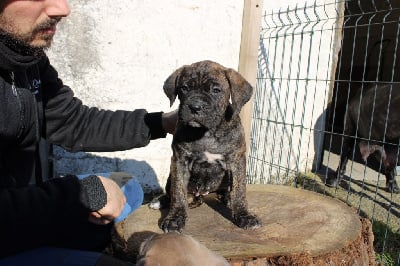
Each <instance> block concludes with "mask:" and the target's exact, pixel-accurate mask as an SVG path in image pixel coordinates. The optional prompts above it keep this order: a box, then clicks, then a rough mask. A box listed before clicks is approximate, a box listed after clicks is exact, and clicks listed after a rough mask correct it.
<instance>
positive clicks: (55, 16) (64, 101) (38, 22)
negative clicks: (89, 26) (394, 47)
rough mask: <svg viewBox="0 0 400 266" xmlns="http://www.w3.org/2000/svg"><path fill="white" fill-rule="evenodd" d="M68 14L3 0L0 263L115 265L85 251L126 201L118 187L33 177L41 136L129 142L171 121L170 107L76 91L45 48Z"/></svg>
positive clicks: (153, 134)
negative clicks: (103, 105)
mask: <svg viewBox="0 0 400 266" xmlns="http://www.w3.org/2000/svg"><path fill="white" fill-rule="evenodd" d="M69 12H70V10H69V6H68V3H67V0H1V2H0V258H3V259H0V265H24V262H27V264H28V265H47V264H46V263H48V264H49V265H55V264H61V265H68V261H70V262H71V263H76V261H74V260H76V259H77V260H79V262H80V263H81V264H80V265H86V264H87V265H95V263H97V265H100V264H101V263H103V264H108V265H114V264H115V265H116V263H117V262H116V260H115V261H113V262H110V261H112V260H114V259H113V258H111V257H106V256H101V253H90V252H83V251H86V250H92V251H101V250H102V249H103V248H104V247H105V246H106V245H107V244H108V242H109V240H110V229H111V226H112V221H113V220H114V219H115V218H116V217H118V216H119V215H120V213H121V211H122V210H123V207H124V204H125V202H126V199H125V196H124V194H123V193H122V191H121V189H120V188H119V186H118V185H117V184H116V183H115V182H113V181H112V180H111V179H107V178H104V177H101V176H95V175H92V176H89V177H86V178H84V179H81V180H80V179H78V178H77V177H76V176H74V175H68V176H65V177H62V178H54V179H51V180H50V181H48V182H42V183H37V184H36V185H34V186H32V185H29V181H30V180H32V178H36V180H40V177H41V169H40V156H39V152H38V146H39V141H40V139H41V138H45V139H47V141H48V142H50V143H52V144H57V145H60V146H62V147H64V148H65V149H67V150H69V151H74V152H75V151H97V152H99V151H116V150H126V149H131V148H135V147H141V146H145V145H147V144H148V143H149V141H150V140H151V139H155V138H160V137H165V135H166V133H172V132H173V130H174V127H175V124H176V119H177V117H176V112H171V113H165V114H164V113H161V112H160V113H147V112H146V111H145V110H142V109H138V110H134V111H115V112H112V111H105V110H99V109H97V108H89V107H87V106H84V105H83V104H82V102H81V101H80V100H79V99H77V98H75V97H74V96H73V92H72V91H71V89H70V88H69V87H67V86H65V85H64V84H63V83H62V81H61V80H60V79H59V78H58V74H57V72H56V71H55V69H54V68H53V67H52V66H51V64H50V62H49V60H48V58H47V56H46V55H45V50H46V49H47V48H48V47H50V44H51V42H52V39H53V36H54V34H55V32H56V26H57V23H58V22H59V21H60V20H61V19H62V18H63V17H66V16H68V14H69ZM42 247H52V248H42ZM53 247H54V248H53ZM38 248H39V249H38ZM59 248H61V249H59ZM78 250H80V251H78ZM105 261H106V262H105ZM121 263H122V262H121Z"/></svg>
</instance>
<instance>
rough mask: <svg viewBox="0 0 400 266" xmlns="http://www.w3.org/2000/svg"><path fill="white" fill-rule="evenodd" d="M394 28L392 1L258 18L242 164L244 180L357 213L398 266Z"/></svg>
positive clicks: (398, 20) (306, 7)
mask: <svg viewBox="0 0 400 266" xmlns="http://www.w3.org/2000/svg"><path fill="white" fill-rule="evenodd" d="M399 30H400V2H399V1H394V0H393V1H390V0H385V1H374V0H366V1H333V0H331V1H329V0H327V1H314V2H312V3H310V2H308V3H305V4H302V5H297V6H292V7H287V8H284V9H279V10H270V11H266V13H265V14H264V15H263V17H262V28H261V34H260V45H259V56H258V73H257V84H256V90H255V95H254V110H253V117H252V128H251V137H250V151H249V156H248V162H247V165H248V167H247V176H248V182H249V183H260V184H267V183H268V184H285V185H295V186H301V187H303V188H306V189H310V190H313V191H317V192H319V193H323V194H326V195H329V196H333V197H335V198H339V199H341V200H343V201H345V202H346V203H347V204H349V205H351V206H353V207H355V208H356V209H357V210H358V212H359V213H360V215H362V216H365V217H367V218H369V219H371V221H372V222H373V231H374V235H375V242H374V247H375V252H376V254H377V260H378V261H380V262H383V263H385V264H388V265H400V196H399V194H398V188H397V189H396V186H395V185H396V184H395V183H394V182H393V180H394V181H395V180H396V174H397V173H396V169H397V167H396V166H397V164H398V157H399V156H398V155H399V148H398V146H399V145H398V144H399V138H400V108H398V107H397V102H398V103H399V104H400V64H399V60H400V59H399V58H400V57H399V53H400V52H399V50H400V49H399V48H398V46H399V44H398V42H399V40H398V37H399ZM345 155H346V156H348V159H349V160H348V162H347V167H345V166H346V164H345V162H346V156H345ZM340 162H342V164H340ZM339 165H341V166H340V167H339ZM339 168H340V169H339ZM337 169H339V171H337ZM341 174H342V175H341ZM388 180H389V181H390V180H392V182H391V183H390V182H389V184H388ZM328 185H329V186H328Z"/></svg>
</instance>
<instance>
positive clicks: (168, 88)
mask: <svg viewBox="0 0 400 266" xmlns="http://www.w3.org/2000/svg"><path fill="white" fill-rule="evenodd" d="M185 67H186V66H183V67H181V68H178V69H177V70H175V72H174V73H172V74H171V75H170V76H169V77H168V78H167V79H166V80H165V82H164V87H163V89H164V92H165V94H166V95H167V97H168V98H169V103H170V106H172V105H173V104H174V102H175V99H176V96H177V95H178V91H177V85H178V80H179V77H180V76H181V74H182V72H183V70H184V69H185Z"/></svg>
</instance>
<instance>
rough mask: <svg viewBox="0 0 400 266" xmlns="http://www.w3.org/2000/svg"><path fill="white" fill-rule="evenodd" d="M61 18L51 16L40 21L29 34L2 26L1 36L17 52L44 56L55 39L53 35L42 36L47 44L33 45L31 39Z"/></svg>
mask: <svg viewBox="0 0 400 266" xmlns="http://www.w3.org/2000/svg"><path fill="white" fill-rule="evenodd" d="M60 19H61V18H51V19H48V20H47V21H45V22H43V23H40V24H39V25H37V26H36V27H35V28H34V29H33V30H32V31H31V32H30V33H29V34H24V35H22V34H20V35H19V34H18V33H10V32H7V31H5V30H3V29H1V28H0V36H1V38H2V41H3V43H4V44H5V45H7V46H8V47H9V48H11V49H13V50H14V51H15V52H18V53H19V54H21V55H30V56H38V57H40V56H42V55H44V53H45V51H46V50H47V49H48V48H50V45H51V42H52V40H53V35H48V36H42V40H44V41H45V44H44V45H42V46H33V45H31V44H30V43H31V41H33V38H34V36H35V35H36V34H40V31H42V30H43V29H46V28H48V27H51V26H53V25H55V24H57V23H58V22H59V21H60Z"/></svg>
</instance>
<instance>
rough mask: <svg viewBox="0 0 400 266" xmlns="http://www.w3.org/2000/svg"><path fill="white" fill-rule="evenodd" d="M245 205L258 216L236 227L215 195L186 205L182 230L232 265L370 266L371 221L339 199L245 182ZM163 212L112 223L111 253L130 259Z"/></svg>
mask: <svg viewBox="0 0 400 266" xmlns="http://www.w3.org/2000/svg"><path fill="white" fill-rule="evenodd" d="M247 199H248V203H249V208H250V210H251V211H252V212H254V213H255V214H257V215H258V216H259V217H260V218H261V220H262V223H263V225H262V227H261V228H258V229H255V230H244V229H241V228H238V227H237V226H236V225H234V224H233V223H232V222H231V212H230V210H229V209H228V208H227V207H226V206H225V205H223V204H222V203H220V202H219V201H218V199H217V198H216V197H215V195H212V194H211V195H209V196H207V197H206V198H205V202H204V204H203V205H201V206H200V207H198V208H195V209H190V210H189V214H188V220H187V223H186V227H185V228H184V231H183V233H186V234H189V235H191V236H193V237H194V238H195V239H197V240H198V241H200V242H201V243H203V244H204V245H206V246H207V247H208V248H209V249H211V250H213V251H215V252H217V253H219V254H221V255H223V256H224V257H225V258H227V259H228V260H229V261H230V262H231V264H232V265H274V264H276V265H285V264H293V263H294V264H296V265H326V264H329V265H368V264H370V265H373V264H374V251H373V246H372V244H373V234H372V228H371V224H370V222H369V221H368V220H366V219H361V218H360V217H359V216H358V215H357V214H356V212H355V211H354V210H353V209H352V208H350V207H348V206H347V205H346V204H344V203H343V202H341V201H338V200H335V199H333V198H330V197H327V196H324V195H321V194H317V193H314V192H311V191H307V190H303V189H298V188H293V187H288V186H280V185H248V186H247ZM165 214H166V210H163V211H159V210H153V209H150V208H149V207H148V206H147V205H143V206H142V207H140V208H139V209H138V210H136V211H135V212H134V213H133V214H131V215H130V216H129V217H128V218H127V219H125V220H124V221H123V222H120V223H118V224H116V235H115V237H114V247H113V248H114V252H116V254H117V255H118V254H119V255H120V256H127V257H132V258H134V257H135V256H136V254H137V251H138V248H139V246H140V243H141V242H142V241H143V240H144V239H145V238H147V237H148V236H149V235H151V234H154V233H162V230H161V229H160V228H159V223H160V221H161V218H162V217H163V216H164V215H165Z"/></svg>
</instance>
